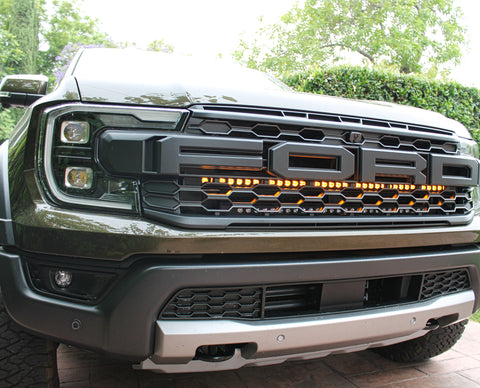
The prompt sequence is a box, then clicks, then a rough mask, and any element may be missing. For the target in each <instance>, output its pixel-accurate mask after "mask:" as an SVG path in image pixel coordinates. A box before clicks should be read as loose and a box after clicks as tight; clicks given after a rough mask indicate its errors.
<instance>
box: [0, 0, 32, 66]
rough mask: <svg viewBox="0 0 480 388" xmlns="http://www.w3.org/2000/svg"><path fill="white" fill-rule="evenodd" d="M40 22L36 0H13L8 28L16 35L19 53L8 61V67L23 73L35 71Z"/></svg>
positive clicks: (12, 35)
mask: <svg viewBox="0 0 480 388" xmlns="http://www.w3.org/2000/svg"><path fill="white" fill-rule="evenodd" d="M39 23H40V22H39V15H38V3H37V1H36V0H15V1H13V3H12V5H11V12H10V16H9V19H8V26H7V28H8V31H9V33H10V34H11V37H15V43H16V46H17V49H18V52H17V53H18V55H17V56H16V57H13V58H10V61H7V62H6V66H7V67H10V68H14V69H15V70H16V71H17V72H18V73H22V74H30V73H35V71H36V70H37V66H36V65H37V64H36V61H37V50H38V30H39Z"/></svg>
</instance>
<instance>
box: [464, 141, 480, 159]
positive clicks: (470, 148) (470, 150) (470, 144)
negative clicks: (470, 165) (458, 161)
mask: <svg viewBox="0 0 480 388" xmlns="http://www.w3.org/2000/svg"><path fill="white" fill-rule="evenodd" d="M459 152H460V155H465V156H473V157H474V158H477V159H478V156H479V153H478V143H477V142H476V141H475V140H471V139H460V145H459Z"/></svg>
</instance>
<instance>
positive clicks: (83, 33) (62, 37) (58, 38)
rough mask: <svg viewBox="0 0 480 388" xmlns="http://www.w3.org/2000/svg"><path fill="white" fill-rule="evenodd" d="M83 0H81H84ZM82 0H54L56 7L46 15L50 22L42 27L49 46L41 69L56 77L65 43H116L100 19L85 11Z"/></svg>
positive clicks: (44, 53)
mask: <svg viewBox="0 0 480 388" xmlns="http://www.w3.org/2000/svg"><path fill="white" fill-rule="evenodd" d="M80 2H81V0H80ZM78 3H79V2H78V1H76V0H73V1H65V0H62V1H60V0H54V1H53V3H52V4H53V8H54V11H53V12H52V15H51V16H50V17H47V15H46V14H45V15H44V18H46V23H44V25H45V26H46V27H45V28H44V29H43V30H42V31H41V34H42V39H43V40H44V41H45V42H46V43H47V45H48V49H47V50H46V51H40V52H39V62H40V63H39V66H38V70H39V71H40V72H41V73H42V74H45V75H47V76H49V77H50V78H51V80H53V79H54V71H55V67H54V64H55V60H56V58H57V57H58V56H59V55H60V53H61V52H62V50H63V49H64V47H65V46H67V45H69V44H80V45H103V46H107V47H109V46H113V43H112V41H111V39H110V38H109V37H108V35H106V34H104V33H102V32H100V31H99V29H98V21H97V20H96V19H92V18H90V17H89V16H86V15H83V14H82V12H81V11H80V9H79V6H78Z"/></svg>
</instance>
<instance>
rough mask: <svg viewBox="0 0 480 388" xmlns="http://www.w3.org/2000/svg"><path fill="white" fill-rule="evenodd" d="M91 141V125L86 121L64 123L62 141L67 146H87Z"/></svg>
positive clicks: (61, 130) (61, 133) (61, 131)
mask: <svg viewBox="0 0 480 388" xmlns="http://www.w3.org/2000/svg"><path fill="white" fill-rule="evenodd" d="M89 139H90V124H89V123H88V122H86V121H64V122H62V125H61V128H60V140H61V142H62V143H67V144H86V143H88V141H89Z"/></svg>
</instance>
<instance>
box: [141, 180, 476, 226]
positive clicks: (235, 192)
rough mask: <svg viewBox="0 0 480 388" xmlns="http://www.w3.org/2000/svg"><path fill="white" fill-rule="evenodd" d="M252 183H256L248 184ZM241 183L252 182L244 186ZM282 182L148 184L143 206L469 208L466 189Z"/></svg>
mask: <svg viewBox="0 0 480 388" xmlns="http://www.w3.org/2000/svg"><path fill="white" fill-rule="evenodd" d="M223 181H225V182H223ZM229 181H230V182H231V183H229ZM254 181H255V182H257V181H258V183H256V184H253V182H254ZM272 181H273V182H275V183H273V182H272ZM245 182H251V183H249V185H248V186H246V185H245ZM287 183H288V185H289V186H288V187H285V180H277V179H256V180H254V179H252V178H236V179H233V178H221V177H220V178H217V179H215V182H204V183H202V180H201V178H200V177H199V178H189V179H186V178H185V179H183V180H181V183H180V182H178V181H177V182H175V181H162V182H160V181H156V182H155V181H147V182H145V183H144V185H143V193H144V196H143V203H144V206H145V207H147V208H148V209H156V210H160V211H167V212H171V213H173V214H182V215H195V216H199V215H205V216H217V217H219V216H224V217H227V216H228V217H237V218H241V217H265V216H269V217H291V216H296V217H311V216H322V217H325V216H334V217H339V216H351V215H357V216H358V215H361V216H363V217H369V216H370V217H371V216H385V215H388V216H392V215H394V216H398V217H409V216H410V217H411V216H413V217H416V216H425V215H430V216H431V215H435V216H439V215H440V216H449V215H466V214H468V213H470V212H471V210H472V207H473V203H472V194H471V190H469V189H463V188H452V189H442V190H436V191H427V190H426V189H422V187H418V188H417V187H416V188H414V189H412V188H410V187H412V186H413V185H407V184H402V185H398V184H396V185H389V184H387V185H380V184H378V185H377V186H378V188H375V185H373V186H372V188H365V189H364V188H361V187H359V188H357V187H344V188H342V187H340V188H339V187H329V186H328V183H327V182H323V184H324V185H326V187H322V182H319V183H317V182H312V181H301V180H298V181H297V180H291V181H287ZM382 186H383V187H384V188H381V187H382ZM390 186H395V187H397V188H389V187H390ZM400 186H401V187H402V189H399V187H400ZM405 187H408V189H405ZM436 187H437V186H435V188H436Z"/></svg>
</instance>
